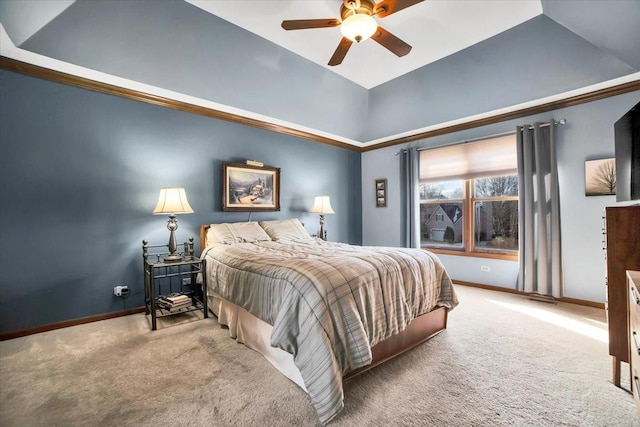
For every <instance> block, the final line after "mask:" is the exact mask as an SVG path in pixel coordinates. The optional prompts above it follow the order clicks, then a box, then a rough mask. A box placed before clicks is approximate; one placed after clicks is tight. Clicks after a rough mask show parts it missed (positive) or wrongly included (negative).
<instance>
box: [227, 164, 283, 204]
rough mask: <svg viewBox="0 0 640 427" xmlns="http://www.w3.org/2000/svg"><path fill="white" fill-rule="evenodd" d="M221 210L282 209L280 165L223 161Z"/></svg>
mask: <svg viewBox="0 0 640 427" xmlns="http://www.w3.org/2000/svg"><path fill="white" fill-rule="evenodd" d="M222 210H223V211H226V212H229V211H236V212H239V211H240V212H252V211H279V210H280V168H273V167H268V166H254V165H250V164H246V165H245V164H242V163H223V165H222Z"/></svg>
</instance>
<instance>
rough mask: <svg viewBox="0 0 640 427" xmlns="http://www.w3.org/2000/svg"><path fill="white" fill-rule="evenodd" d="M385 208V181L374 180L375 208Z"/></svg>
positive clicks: (382, 179)
mask: <svg viewBox="0 0 640 427" xmlns="http://www.w3.org/2000/svg"><path fill="white" fill-rule="evenodd" d="M386 207H387V179H386V178H380V179H376V208H386Z"/></svg>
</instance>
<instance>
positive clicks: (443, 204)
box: [419, 135, 518, 259]
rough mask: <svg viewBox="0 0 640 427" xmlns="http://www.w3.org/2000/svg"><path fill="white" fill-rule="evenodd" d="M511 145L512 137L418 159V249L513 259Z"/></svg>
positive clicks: (514, 201) (515, 194)
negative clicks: (419, 247) (419, 244)
mask: <svg viewBox="0 0 640 427" xmlns="http://www.w3.org/2000/svg"><path fill="white" fill-rule="evenodd" d="M515 141H516V137H515V135H508V136H506V137H500V138H494V139H488V140H482V141H478V142H473V143H467V144H463V145H456V146H450V147H443V148H436V149H431V150H423V151H422V152H421V153H420V157H421V158H420V183H419V194H420V220H419V221H420V238H421V246H422V247H424V248H425V249H429V250H433V251H434V252H441V253H447V254H453V255H465V256H481V257H490V258H505V259H517V256H518V176H517V158H516V145H515Z"/></svg>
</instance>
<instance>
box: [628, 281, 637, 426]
mask: <svg viewBox="0 0 640 427" xmlns="http://www.w3.org/2000/svg"><path fill="white" fill-rule="evenodd" d="M627 284H628V288H627V289H628V290H629V349H630V354H629V368H630V372H631V389H632V390H633V401H634V403H635V404H636V410H637V411H638V415H640V292H638V289H640V271H631V270H627Z"/></svg>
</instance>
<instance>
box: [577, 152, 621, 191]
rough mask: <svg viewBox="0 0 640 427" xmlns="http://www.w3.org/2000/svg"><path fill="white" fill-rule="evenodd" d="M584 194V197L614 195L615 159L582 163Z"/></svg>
mask: <svg viewBox="0 0 640 427" xmlns="http://www.w3.org/2000/svg"><path fill="white" fill-rule="evenodd" d="M584 192H585V195H586V196H610V195H614V194H616V159H615V158H609V159H600V160H587V161H586V162H585V163H584Z"/></svg>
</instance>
